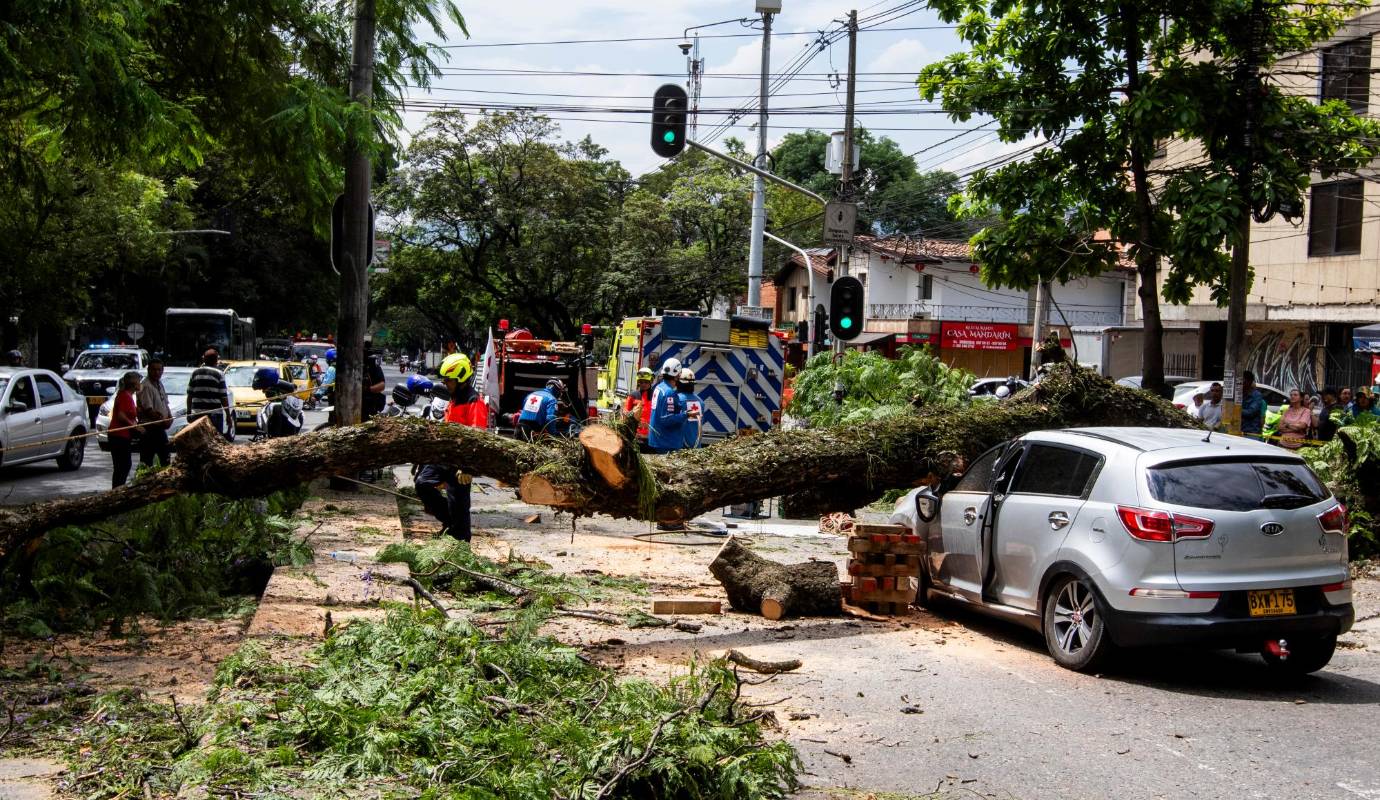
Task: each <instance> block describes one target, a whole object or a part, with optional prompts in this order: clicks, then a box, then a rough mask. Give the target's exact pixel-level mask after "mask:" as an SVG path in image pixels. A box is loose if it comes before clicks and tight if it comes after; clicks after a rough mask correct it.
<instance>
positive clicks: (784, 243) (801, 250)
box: [762, 231, 817, 359]
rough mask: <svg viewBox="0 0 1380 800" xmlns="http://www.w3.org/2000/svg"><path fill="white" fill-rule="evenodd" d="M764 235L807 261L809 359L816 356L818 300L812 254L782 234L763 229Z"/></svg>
mask: <svg viewBox="0 0 1380 800" xmlns="http://www.w3.org/2000/svg"><path fill="white" fill-rule="evenodd" d="M762 235H763V236H765V237H767V238H768V239H770V240H772V241H773V242H776V243H777V244H779V245H782V246H783V247H789V248H790V249H792V250H794V251H795V252H797V253H799V254H800V258H801V260H803V261H804V262H805V276H806V277H807V278H808V279H809V281H810V335H809V337H807V338H808V339H809V341H807V342H805V357H806V358H807V359H808V358H814V357H815V330H814V328H815V303H816V302H817V301H816V300H815V268H814V266H813V265H812V264H811V263H810V254H809V253H807V252H805V248H803V247H800V246H799V245H794V244H791V243H790V242H788V241H786V240H785V239H782V238H781V237H780V236H775V235H773V234H771V233H768V232H767V231H762ZM792 291H794V290H792Z"/></svg>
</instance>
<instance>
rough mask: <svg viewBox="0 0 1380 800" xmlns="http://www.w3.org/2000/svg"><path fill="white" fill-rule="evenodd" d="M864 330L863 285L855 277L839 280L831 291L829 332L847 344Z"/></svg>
mask: <svg viewBox="0 0 1380 800" xmlns="http://www.w3.org/2000/svg"><path fill="white" fill-rule="evenodd" d="M862 329H863V285H862V281H860V280H858V279H857V278H854V277H851V276H850V277H846V278H839V279H838V280H836V281H834V286H833V288H831V289H830V290H829V330H830V332H832V333H833V334H834V338H835V339H842V340H843V341H845V342H847V341H850V340H852V339H856V338H858V334H860V333H862Z"/></svg>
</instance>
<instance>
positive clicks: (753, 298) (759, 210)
mask: <svg viewBox="0 0 1380 800" xmlns="http://www.w3.org/2000/svg"><path fill="white" fill-rule="evenodd" d="M771 17H772V15H771V12H770V11H763V12H762V76H761V86H760V89H759V92H760V95H761V96H760V98H759V100H758V105H757V157H756V158H755V159H753V162H754V166H757V167H765V166H766V160H767V84H768V82H769V81H768V80H767V79H768V78H769V77H771ZM766 228H767V185H766V183H765V181H763V180H762V174H761V173H760V172H759V173H755V175H754V177H753V180H752V236H751V239H749V241H748V296H747V304H748V305H750V306H760V305H762V233H763V231H765V230H766Z"/></svg>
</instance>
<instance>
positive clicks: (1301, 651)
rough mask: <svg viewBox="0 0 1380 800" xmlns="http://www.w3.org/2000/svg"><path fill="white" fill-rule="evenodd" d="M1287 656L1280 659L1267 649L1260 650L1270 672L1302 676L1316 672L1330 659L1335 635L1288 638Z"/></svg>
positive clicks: (1295, 676) (1335, 643) (1288, 675)
mask: <svg viewBox="0 0 1380 800" xmlns="http://www.w3.org/2000/svg"><path fill="white" fill-rule="evenodd" d="M1288 641H1289V657H1288V658H1285V659H1281V658H1280V657H1279V656H1276V655H1272V654H1271V653H1270V652H1269V651H1268V650H1261V651H1260V657H1261V658H1263V659H1265V665H1266V666H1267V667H1269V668H1270V671H1271V672H1274V673H1275V674H1277V675H1281V676H1287V677H1294V678H1297V677H1302V676H1304V675H1308V674H1310V673H1313V672H1317V671H1318V670H1320V669H1322V668H1323V667H1325V666H1327V664H1328V662H1329V661H1331V660H1332V654H1333V653H1335V652H1336V651H1337V637H1336V636H1319V637H1310V638H1301V639H1289V640H1288Z"/></svg>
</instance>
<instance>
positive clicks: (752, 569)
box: [709, 536, 843, 619]
mask: <svg viewBox="0 0 1380 800" xmlns="http://www.w3.org/2000/svg"><path fill="white" fill-rule="evenodd" d="M709 573H710V574H711V575H713V576H714V578H715V579H717V580H718V581H719V583H722V584H723V586H724V590H725V591H727V592H728V602H729V603H731V604H732V605H733V607H734V608H736V609H738V610H739V611H747V612H749V613H756V614H761V615H762V616H764V617H766V618H767V619H782V618H783V617H788V616H794V617H832V616H837V615H838V614H840V613H841V612H842V611H843V596H842V595H841V594H839V570H838V567H836V566H834V562H832V561H804V562H801V563H799V564H780V563H777V562H775V561H769V560H767V559H765V558H762V557H761V556H759V555H757V554H756V553H754V552H752V551H751V550H749V549H747V548H746V547H743V545H742V544H740V543H739V542H738V539H737V538H736V537H733V536H730V537H729V538H728V541H726V542H724V546H723V547H721V548H720V549H719V554H718V555H716V556H714V560H713V561H711V562H710V563H709Z"/></svg>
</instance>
